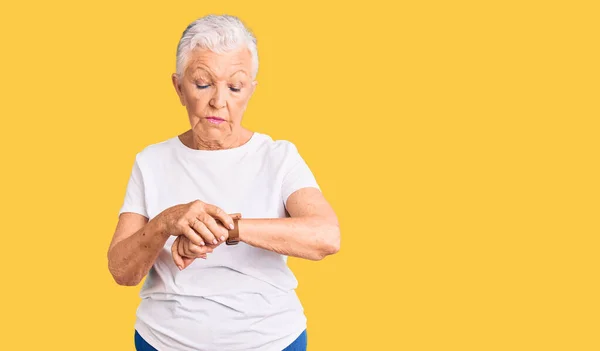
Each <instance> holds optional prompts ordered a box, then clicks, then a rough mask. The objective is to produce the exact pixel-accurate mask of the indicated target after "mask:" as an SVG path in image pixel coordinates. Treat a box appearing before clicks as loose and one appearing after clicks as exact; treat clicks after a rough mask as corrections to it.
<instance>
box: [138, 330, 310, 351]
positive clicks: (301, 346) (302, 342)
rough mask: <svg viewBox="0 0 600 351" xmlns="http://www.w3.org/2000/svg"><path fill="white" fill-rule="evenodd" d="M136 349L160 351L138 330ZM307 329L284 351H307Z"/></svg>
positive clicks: (140, 350)
mask: <svg viewBox="0 0 600 351" xmlns="http://www.w3.org/2000/svg"><path fill="white" fill-rule="evenodd" d="M134 339H135V349H136V350H137V351H158V350H156V349H155V348H154V347H152V345H150V344H148V343H147V342H146V340H144V339H143V338H142V336H141V335H140V334H138V332H137V330H136V331H135V337H134ZM306 342H307V337H306V329H305V330H304V331H303V332H302V334H300V336H298V338H296V340H294V342H292V343H291V344H289V345H288V347H286V348H285V349H283V351H306Z"/></svg>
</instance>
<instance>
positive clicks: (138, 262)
mask: <svg viewBox="0 0 600 351" xmlns="http://www.w3.org/2000/svg"><path fill="white" fill-rule="evenodd" d="M168 239H169V235H168V234H166V233H164V231H163V229H162V226H161V224H160V222H159V219H158V218H157V217H155V218H154V219H152V220H150V221H149V222H148V223H146V225H145V226H144V227H142V228H141V229H140V230H138V231H137V232H136V233H135V234H133V235H131V236H129V237H127V238H126V239H124V240H122V241H120V242H119V243H117V244H116V245H115V246H114V247H113V248H112V249H111V250H110V251H109V253H108V268H109V270H110V272H111V274H112V275H113V277H114V279H115V281H116V282H117V283H118V284H119V285H128V286H133V285H137V284H139V282H140V281H141V280H142V278H144V276H145V275H146V274H148V271H150V268H151V267H152V265H153V264H154V261H156V258H157V257H158V254H159V253H160V250H161V249H162V248H163V247H164V245H165V243H166V241H167V240H168Z"/></svg>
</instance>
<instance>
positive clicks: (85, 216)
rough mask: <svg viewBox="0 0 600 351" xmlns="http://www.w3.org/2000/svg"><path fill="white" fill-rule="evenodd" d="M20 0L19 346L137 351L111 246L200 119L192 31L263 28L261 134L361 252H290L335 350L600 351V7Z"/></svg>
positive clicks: (11, 202)
mask: <svg viewBox="0 0 600 351" xmlns="http://www.w3.org/2000/svg"><path fill="white" fill-rule="evenodd" d="M392 3H394V2H392V1H389V2H388V1H368V2H362V3H356V4H351V2H342V1H340V2H337V3H333V2H327V1H302V2H294V3H291V2H290V3H288V2H272V3H268V2H259V1H213V2H203V1H169V2H164V3H163V4H161V5H157V4H156V3H154V2H148V1H137V2H127V1H103V2H81V1H79V2H75V1H73V2H71V3H67V2H50V1H32V2H18V3H17V2H10V3H9V2H3V3H2V5H0V33H1V34H0V35H1V45H2V46H1V47H2V51H1V52H2V55H1V57H0V60H1V64H0V80H1V82H2V83H1V89H2V90H1V92H0V93H1V95H0V96H1V103H0V116H1V123H2V128H1V135H0V143H1V145H0V146H1V148H0V149H1V150H2V151H1V152H2V171H1V175H0V176H1V177H2V181H1V187H2V188H1V194H2V201H1V206H2V208H1V210H2V212H1V213H2V224H1V227H0V228H1V232H2V247H3V250H2V255H0V257H1V260H2V261H1V267H2V280H1V281H2V283H1V284H2V287H1V288H0V290H1V294H2V296H1V300H0V301H1V302H2V312H1V313H0V315H1V316H2V317H1V318H2V337H1V338H0V349H2V350H35V349H56V350H132V349H133V323H134V320H135V310H136V308H137V304H138V301H139V298H138V291H139V286H138V287H120V286H117V285H116V283H114V282H113V280H112V278H111V276H110V274H109V272H108V269H107V260H106V251H107V248H108V244H109V241H110V239H111V236H112V234H113V231H114V228H115V225H116V221H117V213H118V210H119V208H120V206H121V204H122V201H123V197H124V194H125V186H126V182H127V180H128V177H129V172H130V171H131V166H132V165H133V160H134V157H135V154H136V152H138V151H139V150H141V149H142V148H144V147H145V146H147V145H149V144H151V143H155V142H159V141H162V140H164V139H166V138H169V137H171V136H174V135H176V134H178V133H181V132H182V131H184V130H186V128H187V127H188V125H187V123H188V122H187V116H186V113H185V110H184V108H183V107H181V106H180V105H179V102H178V100H177V97H176V94H175V92H174V90H173V88H172V86H171V82H170V74H171V73H172V72H173V71H174V69H175V49H176V45H177V42H178V40H179V37H180V35H181V33H182V31H183V30H184V29H185V27H186V26H187V24H188V23H190V22H191V21H192V20H194V19H196V18H198V17H201V16H202V15H205V14H208V13H229V14H232V15H237V16H239V17H240V18H242V20H244V21H245V22H246V23H247V24H248V26H249V27H250V28H251V29H252V30H253V31H254V32H255V34H256V36H257V37H258V43H259V55H260V68H259V75H258V80H259V85H258V89H257V91H256V94H255V96H254V97H253V98H252V100H251V102H250V105H249V107H248V111H247V113H246V115H245V120H244V124H245V126H247V127H248V128H251V129H254V130H257V131H260V132H263V133H267V134H270V135H271V136H273V137H274V138H276V139H287V140H291V141H293V142H295V143H296V145H297V146H298V148H299V150H300V152H301V154H302V155H303V156H304V158H305V159H306V160H307V162H308V164H309V165H310V167H311V168H312V170H313V172H314V173H315V175H316V177H317V180H318V181H319V183H320V185H321V187H322V188H323V191H324V193H325V195H326V197H327V198H328V199H329V201H330V202H331V204H332V205H333V207H334V208H335V210H336V211H337V213H338V215H339V218H340V221H341V226H342V236H343V238H342V249H341V251H340V253H339V254H337V255H335V256H332V257H329V258H327V259H325V260H323V261H321V262H309V261H301V260H297V259H290V265H291V267H292V269H293V271H294V272H295V273H296V275H297V277H298V279H299V281H300V286H299V289H298V294H299V295H300V297H301V300H302V302H303V304H304V306H305V309H306V314H307V316H308V320H309V322H308V329H309V331H308V333H309V334H308V336H309V349H310V350H311V351H317V350H598V349H600V334H599V331H598V330H599V328H600V318H599V315H600V309H599V302H598V301H599V296H600V294H599V293H600V291H599V288H598V287H599V284H598V273H599V272H598V270H599V268H600V264H599V259H598V257H599V245H598V244H599V239H598V235H599V234H600V230H599V229H600V228H599V223H598V220H599V216H598V214H599V207H600V206H599V195H600V194H599V186H598V180H599V172H598V157H599V153H598V152H599V150H600V147H599V146H600V145H598V144H599V143H598V138H599V136H598V134H599V129H598V126H599V123H598V118H599V116H600V113H599V112H600V111H599V110H600V109H599V105H600V101H599V93H600V86H599V84H600V83H599V82H600V77H599V69H598V64H599V62H600V57H599V54H598V42H599V36H598V33H600V28H599V25H598V23H599V21H598V18H599V15H600V13H599V11H598V7H597V6H596V5H593V3H594V2H592V1H590V2H581V1H562V2H561V1H537V2H531V1H508V2H507V1H493V2H490V1H411V2H404V3H400V4H397V5H392Z"/></svg>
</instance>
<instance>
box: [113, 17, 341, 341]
mask: <svg viewBox="0 0 600 351" xmlns="http://www.w3.org/2000/svg"><path fill="white" fill-rule="evenodd" d="M257 70H258V56H257V49H256V39H255V38H254V36H253V34H252V33H251V32H250V31H249V30H248V29H247V28H246V27H245V26H244V24H243V23H242V22H241V21H240V20H239V19H238V18H236V17H233V16H227V15H222V16H216V15H210V16H206V17H203V18H200V19H198V20H196V21H194V22H193V23H191V24H190V25H189V26H188V27H187V28H186V30H185V31H184V32H183V35H182V37H181V40H180V42H179V45H178V48H177V63H176V73H175V74H173V76H172V81H173V86H174V87H175V91H176V92H177V95H178V96H179V100H180V101H181V104H182V105H183V106H185V108H186V110H187V114H188V118H189V122H190V126H191V129H189V130H188V131H186V132H184V133H182V134H180V135H177V136H174V137H172V138H169V139H167V140H165V141H162V142H159V143H156V144H152V145H149V146H147V147H146V148H144V149H143V150H141V151H140V152H139V153H137V155H136V157H135V162H134V164H133V169H132V172H131V176H130V178H129V182H128V184H127V189H126V193H125V199H124V202H123V205H122V208H121V210H120V212H119V220H118V224H117V227H116V230H115V233H114V236H113V239H112V241H111V243H110V247H109V250H108V263H109V270H110V272H111V274H112V275H113V277H114V279H115V281H116V282H117V283H118V284H120V285H128V286H133V285H137V284H138V283H140V281H141V280H142V279H143V278H144V277H145V276H146V281H145V283H144V285H143V287H142V289H141V291H140V297H141V299H142V300H141V302H140V305H139V306H138V309H137V313H136V317H137V318H136V322H135V333H134V334H135V345H136V349H137V350H155V349H158V350H211V351H214V350H265V351H270V350H273V351H276V350H277V351H280V350H305V349H306V338H307V334H306V317H305V314H304V310H303V307H302V304H301V303H300V301H299V299H298V296H297V295H296V292H295V288H296V287H297V280H296V278H295V276H294V274H293V273H292V272H291V270H290V269H289V268H288V266H287V257H288V256H294V257H300V258H304V259H309V260H320V259H322V258H324V257H325V256H327V255H331V254H334V253H336V252H337V251H338V250H339V245H340V232H339V225H338V221H337V217H336V215H335V213H334V211H333V209H332V208H331V206H330V205H329V204H328V203H327V201H326V200H325V198H324V197H323V195H322V193H321V191H320V188H319V186H318V184H317V182H316V180H315V178H314V176H313V173H312V172H311V170H310V169H309V167H308V166H307V164H306V162H305V161H304V160H303V158H302V157H301V156H300V154H299V152H298V149H297V148H296V147H295V146H294V144H293V143H291V142H289V141H285V140H273V139H272V138H271V137H270V136H268V135H266V134H262V133H259V132H255V131H250V130H248V129H246V128H244V127H242V125H241V122H242V117H243V114H244V111H245V109H246V106H247V104H248V101H249V99H250V97H251V96H252V94H253V92H254V90H255V89H256V84H257V83H256V80H255V78H256V74H257Z"/></svg>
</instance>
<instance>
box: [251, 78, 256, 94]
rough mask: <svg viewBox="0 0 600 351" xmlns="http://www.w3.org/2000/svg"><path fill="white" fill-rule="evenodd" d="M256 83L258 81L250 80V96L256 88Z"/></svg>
mask: <svg viewBox="0 0 600 351" xmlns="http://www.w3.org/2000/svg"><path fill="white" fill-rule="evenodd" d="M257 85H258V81H256V80H254V81H252V91H251V92H250V96H252V95H254V91H255V90H256V86H257Z"/></svg>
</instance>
